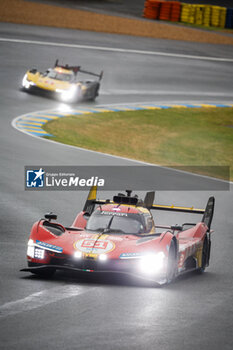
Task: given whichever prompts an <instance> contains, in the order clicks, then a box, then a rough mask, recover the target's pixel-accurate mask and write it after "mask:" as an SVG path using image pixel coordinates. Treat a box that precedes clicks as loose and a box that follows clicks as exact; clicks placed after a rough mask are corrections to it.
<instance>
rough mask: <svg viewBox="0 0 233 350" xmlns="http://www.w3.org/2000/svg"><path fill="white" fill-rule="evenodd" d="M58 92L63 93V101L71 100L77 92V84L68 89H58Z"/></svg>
mask: <svg viewBox="0 0 233 350" xmlns="http://www.w3.org/2000/svg"><path fill="white" fill-rule="evenodd" d="M56 92H59V93H60V94H61V99H62V101H71V100H73V99H74V98H75V95H76V94H77V86H76V85H72V86H71V87H70V88H69V89H68V90H61V89H56Z"/></svg>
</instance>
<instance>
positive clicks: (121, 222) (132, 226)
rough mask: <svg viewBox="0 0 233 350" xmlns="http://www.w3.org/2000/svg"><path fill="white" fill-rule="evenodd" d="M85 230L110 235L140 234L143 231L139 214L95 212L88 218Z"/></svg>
mask: <svg viewBox="0 0 233 350" xmlns="http://www.w3.org/2000/svg"><path fill="white" fill-rule="evenodd" d="M86 230H90V231H107V232H111V233H127V234H130V233H142V232H144V230H145V227H144V225H143V221H142V217H141V215H140V214H131V213H119V212H107V211H100V210H98V211H96V212H94V213H93V214H92V215H91V217H90V218H89V220H88V222H87V226H86Z"/></svg>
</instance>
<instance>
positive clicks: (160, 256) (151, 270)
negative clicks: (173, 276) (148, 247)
mask: <svg viewBox="0 0 233 350" xmlns="http://www.w3.org/2000/svg"><path fill="white" fill-rule="evenodd" d="M164 260H165V254H164V253H163V252H159V253H157V254H148V255H145V256H143V257H142V258H141V259H140V262H139V269H140V271H141V272H143V273H146V274H148V275H152V274H156V273H158V272H160V271H162V269H163V267H164Z"/></svg>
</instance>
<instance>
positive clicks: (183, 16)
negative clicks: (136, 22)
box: [143, 0, 233, 28]
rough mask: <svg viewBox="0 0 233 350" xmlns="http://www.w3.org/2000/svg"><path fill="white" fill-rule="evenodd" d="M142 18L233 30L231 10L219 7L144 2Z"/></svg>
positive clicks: (164, 0)
mask: <svg viewBox="0 0 233 350" xmlns="http://www.w3.org/2000/svg"><path fill="white" fill-rule="evenodd" d="M143 16H144V17H145V18H149V19H159V20H163V21H172V22H183V23H190V24H196V25H203V26H205V27H209V26H213V27H220V28H233V9H232V8H226V7H221V6H213V5H201V4H197V5H196V4H195V5H193V4H186V3H181V2H180V1H166V0H163V1H157V0H146V2H145V5H144V11H143Z"/></svg>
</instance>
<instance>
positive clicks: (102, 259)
mask: <svg viewBox="0 0 233 350" xmlns="http://www.w3.org/2000/svg"><path fill="white" fill-rule="evenodd" d="M107 258H108V257H107V255H106V254H100V255H99V260H101V261H106V260H107Z"/></svg>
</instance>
